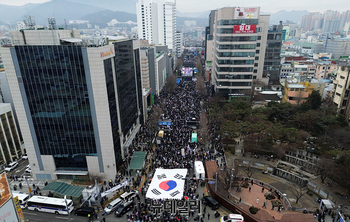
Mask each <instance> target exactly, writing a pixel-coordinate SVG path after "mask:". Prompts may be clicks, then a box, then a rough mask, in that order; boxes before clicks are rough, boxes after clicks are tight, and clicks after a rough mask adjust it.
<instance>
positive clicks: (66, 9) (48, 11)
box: [28, 0, 104, 25]
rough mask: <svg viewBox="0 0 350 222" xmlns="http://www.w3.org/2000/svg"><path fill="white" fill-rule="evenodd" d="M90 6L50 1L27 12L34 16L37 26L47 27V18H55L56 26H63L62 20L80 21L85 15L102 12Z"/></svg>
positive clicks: (101, 9) (61, 0) (64, 1)
mask: <svg viewBox="0 0 350 222" xmlns="http://www.w3.org/2000/svg"><path fill="white" fill-rule="evenodd" d="M103 10H104V9H103V8H99V7H96V6H91V5H84V4H80V3H74V2H70V1H68V0H51V1H50V2H46V3H42V4H39V5H38V6H37V7H35V8H33V9H32V10H29V12H28V13H29V15H32V16H34V18H35V21H36V23H37V24H42V25H47V24H48V22H47V18H50V17H55V18H56V23H57V24H63V23H64V19H66V20H67V21H68V20H74V19H80V18H81V17H83V16H85V15H86V14H92V13H96V12H99V11H103Z"/></svg>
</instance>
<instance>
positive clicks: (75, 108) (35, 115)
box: [15, 45, 97, 170]
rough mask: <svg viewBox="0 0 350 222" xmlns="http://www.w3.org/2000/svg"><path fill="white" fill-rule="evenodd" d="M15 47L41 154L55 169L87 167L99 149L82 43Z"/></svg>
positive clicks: (81, 168) (20, 77) (83, 168)
mask: <svg viewBox="0 0 350 222" xmlns="http://www.w3.org/2000/svg"><path fill="white" fill-rule="evenodd" d="M15 49H16V54H17V59H18V65H19V68H20V73H21V76H18V78H19V79H21V81H22V82H23V86H24V90H25V94H26V97H27V101H28V106H29V111H30V115H31V117H32V121H33V127H34V130H35V134H36V138H37V141H38V147H39V150H40V154H41V155H53V157H54V160H55V165H56V168H57V169H62V170H87V163H86V158H85V156H87V155H97V152H96V145H95V138H94V131H93V125H92V119H91V110H90V103H89V96H88V87H87V84H86V76H85V71H84V63H83V58H82V50H81V47H80V46H60V45H58V46H16V47H15Z"/></svg>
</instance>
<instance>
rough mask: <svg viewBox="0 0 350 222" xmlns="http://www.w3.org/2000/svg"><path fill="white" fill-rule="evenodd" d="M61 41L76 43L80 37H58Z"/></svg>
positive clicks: (80, 40) (79, 40)
mask: <svg viewBox="0 0 350 222" xmlns="http://www.w3.org/2000/svg"><path fill="white" fill-rule="evenodd" d="M60 40H61V41H64V42H70V43H77V42H82V41H83V40H82V39H77V38H65V39H60Z"/></svg>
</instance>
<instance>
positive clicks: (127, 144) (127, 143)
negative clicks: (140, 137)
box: [123, 124, 141, 149]
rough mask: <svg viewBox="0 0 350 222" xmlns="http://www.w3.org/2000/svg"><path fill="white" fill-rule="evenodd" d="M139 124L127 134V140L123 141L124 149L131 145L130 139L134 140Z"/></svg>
mask: <svg viewBox="0 0 350 222" xmlns="http://www.w3.org/2000/svg"><path fill="white" fill-rule="evenodd" d="M140 128H141V125H140V124H138V125H137V126H136V128H135V130H134V131H133V132H132V134H131V135H130V136H129V138H128V140H127V141H126V142H125V143H124V146H123V147H124V149H126V148H129V146H130V145H131V143H132V141H133V140H134V138H135V136H136V133H137V132H138V131H139V130H140Z"/></svg>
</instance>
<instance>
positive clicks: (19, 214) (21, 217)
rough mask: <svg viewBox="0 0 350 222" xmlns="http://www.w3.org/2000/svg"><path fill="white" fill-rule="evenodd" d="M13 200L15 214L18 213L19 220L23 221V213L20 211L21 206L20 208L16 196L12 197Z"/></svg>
mask: <svg viewBox="0 0 350 222" xmlns="http://www.w3.org/2000/svg"><path fill="white" fill-rule="evenodd" d="M13 201H14V202H15V206H16V210H17V215H18V218H19V221H21V222H23V221H25V219H24V215H23V212H22V208H21V204H20V202H19V199H18V197H14V198H13Z"/></svg>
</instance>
